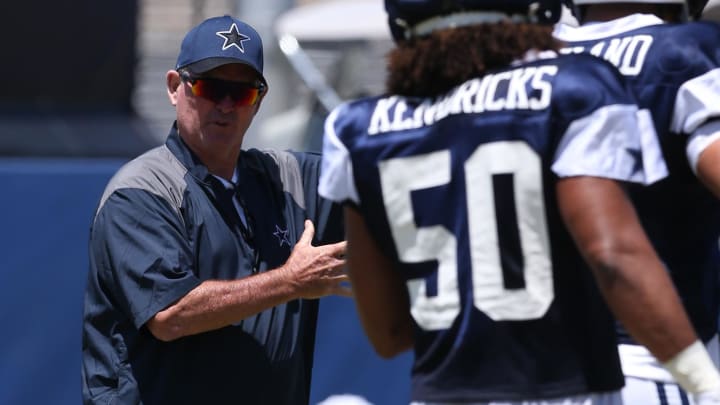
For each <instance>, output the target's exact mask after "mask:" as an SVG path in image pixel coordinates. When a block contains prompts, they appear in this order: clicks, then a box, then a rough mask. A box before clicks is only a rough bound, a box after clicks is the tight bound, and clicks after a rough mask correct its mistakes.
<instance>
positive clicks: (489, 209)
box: [379, 141, 554, 330]
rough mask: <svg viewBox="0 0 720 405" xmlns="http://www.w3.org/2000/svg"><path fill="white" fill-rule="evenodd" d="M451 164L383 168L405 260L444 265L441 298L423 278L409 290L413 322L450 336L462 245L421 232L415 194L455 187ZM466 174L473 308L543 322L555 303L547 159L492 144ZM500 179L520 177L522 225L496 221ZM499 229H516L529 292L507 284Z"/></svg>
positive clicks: (410, 162)
mask: <svg viewBox="0 0 720 405" xmlns="http://www.w3.org/2000/svg"><path fill="white" fill-rule="evenodd" d="M450 157H451V156H450V151H449V150H442V151H438V152H432V153H428V154H424V155H416V156H411V157H402V158H394V159H388V160H384V161H382V162H380V165H379V169H380V179H381V183H382V192H383V200H384V203H385V209H386V211H387V215H388V220H389V223H390V227H391V230H392V235H393V238H394V240H395V245H396V246H397V249H398V255H399V257H400V260H402V261H403V262H405V263H417V262H424V261H428V260H437V262H438V269H437V272H438V274H437V294H436V295H435V296H432V297H430V296H428V295H427V292H426V281H425V279H424V278H419V279H413V280H409V281H408V283H407V285H408V290H409V294H410V301H411V302H410V305H411V312H412V316H413V318H414V319H415V321H416V322H417V323H418V325H420V326H421V327H422V328H423V329H426V330H439V329H447V328H449V327H450V326H451V325H452V323H453V322H454V320H455V318H457V316H458V315H459V314H460V292H459V289H458V261H457V239H456V237H455V235H453V234H452V233H451V232H450V231H449V230H448V229H447V228H446V227H444V226H442V225H435V226H427V227H422V228H418V227H417V226H416V225H415V219H414V213H413V206H412V201H411V198H410V193H411V192H412V191H413V190H420V189H424V188H431V187H438V186H442V185H444V184H448V183H450V182H451V170H450ZM464 170H465V189H466V190H467V191H466V193H467V194H466V198H467V207H468V212H467V220H468V229H469V238H470V239H469V245H470V258H471V263H470V267H471V269H470V270H471V272H472V295H473V303H474V306H475V307H476V308H477V309H478V310H480V311H482V312H484V313H485V314H486V315H487V316H489V317H490V318H491V319H493V320H495V321H522V320H530V319H537V318H540V317H542V316H543V314H545V312H546V311H547V309H548V307H549V306H550V304H551V303H552V300H553V297H554V288H553V276H552V262H551V259H550V242H549V237H548V230H547V222H546V219H545V207H544V202H543V201H544V200H543V189H542V167H541V161H540V158H539V157H538V155H537V154H536V153H535V152H534V151H533V150H532V149H531V148H530V147H529V146H528V145H527V144H526V143H524V142H520V141H506V142H494V143H486V144H482V145H480V146H478V148H477V149H476V150H475V151H474V152H473V154H472V155H471V156H470V157H469V158H468V159H467V161H465V164H464ZM498 174H511V175H512V177H513V192H514V201H515V212H516V215H515V217H516V218H517V222H516V221H511V222H513V223H497V221H496V215H495V197H494V196H495V193H496V192H497V190H494V189H493V188H494V187H493V181H492V178H493V176H494V175H498ZM438 209H443V208H442V207H438ZM450 214H452V213H450ZM499 226H503V227H506V226H514V227H517V230H518V233H519V236H520V244H521V247H522V249H521V250H522V255H523V261H522V262H523V263H524V269H523V276H524V280H525V287H524V288H520V289H508V288H506V287H505V285H504V281H503V273H502V265H501V261H500V249H501V248H502V247H501V246H500V245H499V242H498V232H497V229H498V227H499Z"/></svg>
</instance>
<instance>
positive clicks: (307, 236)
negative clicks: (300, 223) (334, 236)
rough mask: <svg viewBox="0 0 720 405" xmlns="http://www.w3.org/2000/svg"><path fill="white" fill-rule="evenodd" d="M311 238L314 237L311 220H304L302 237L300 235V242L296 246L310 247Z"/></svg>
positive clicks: (313, 227) (313, 226)
mask: <svg viewBox="0 0 720 405" xmlns="http://www.w3.org/2000/svg"><path fill="white" fill-rule="evenodd" d="M313 237H315V225H313V223H312V221H311V220H309V219H306V220H305V230H303V233H302V235H300V240H299V241H298V244H303V245H308V246H310V243H311V242H312V240H313Z"/></svg>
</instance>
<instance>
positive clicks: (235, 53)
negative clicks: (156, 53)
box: [175, 15, 267, 84]
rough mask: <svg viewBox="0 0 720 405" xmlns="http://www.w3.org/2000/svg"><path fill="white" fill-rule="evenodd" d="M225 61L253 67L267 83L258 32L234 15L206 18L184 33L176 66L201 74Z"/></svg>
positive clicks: (176, 67)
mask: <svg viewBox="0 0 720 405" xmlns="http://www.w3.org/2000/svg"><path fill="white" fill-rule="evenodd" d="M228 63H242V64H245V65H248V66H250V67H252V68H253V69H255V71H256V72H257V73H258V75H259V76H260V79H261V80H262V81H263V82H264V83H265V84H267V81H266V80H265V77H264V76H263V73H262V72H263V46H262V40H261V39H260V34H258V33H257V31H255V29H254V28H253V27H251V26H250V25H248V24H246V23H244V22H242V21H240V20H238V19H237V18H233V17H231V16H229V15H224V16H221V17H212V18H208V19H207V20H205V21H203V22H202V23H200V24H199V25H198V26H196V27H195V28H193V29H192V30H190V32H188V33H187V35H185V38H184V39H183V41H182V45H180V54H179V55H178V58H177V63H176V64H175V69H176V70H179V69H185V70H187V71H189V72H190V73H193V74H201V73H205V72H207V71H208V70H211V69H214V68H216V67H218V66H222V65H226V64H228Z"/></svg>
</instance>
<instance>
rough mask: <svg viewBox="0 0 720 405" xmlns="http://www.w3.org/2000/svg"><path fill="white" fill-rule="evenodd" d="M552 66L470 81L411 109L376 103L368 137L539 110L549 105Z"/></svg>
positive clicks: (389, 100) (394, 100)
mask: <svg viewBox="0 0 720 405" xmlns="http://www.w3.org/2000/svg"><path fill="white" fill-rule="evenodd" d="M557 72H558V67H557V66H555V65H543V66H530V67H523V68H519V69H514V70H507V71H503V72H499V73H496V74H488V75H485V76H484V77H483V78H482V79H479V78H478V79H471V80H468V81H467V82H465V83H463V84H462V85H460V86H458V87H457V88H455V89H454V90H453V91H451V92H449V93H448V94H447V95H446V96H445V97H441V98H438V99H434V100H425V101H423V102H422V104H420V105H417V106H415V107H414V108H411V109H410V110H411V111H412V112H411V113H408V103H412V102H413V100H414V99H406V98H402V97H398V96H391V97H386V98H383V99H380V100H378V102H377V105H376V107H375V110H374V111H373V114H372V118H371V119H370V125H369V126H368V130H367V132H368V135H377V134H381V133H385V132H391V131H402V130H408V129H417V128H420V127H423V126H429V125H432V124H433V123H435V122H436V121H439V120H441V119H443V118H445V117H447V116H449V115H455V114H470V113H481V112H486V111H501V110H542V109H545V108H547V107H548V106H549V105H550V100H551V96H552V84H551V78H552V77H554V76H555V75H556V74H557Z"/></svg>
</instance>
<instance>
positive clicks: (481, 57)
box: [386, 21, 559, 97]
mask: <svg viewBox="0 0 720 405" xmlns="http://www.w3.org/2000/svg"><path fill="white" fill-rule="evenodd" d="M396 45H397V46H396V47H395V48H394V49H393V50H392V51H391V52H390V53H389V55H388V64H389V66H388V71H389V74H388V77H387V81H386V89H387V92H388V93H390V94H398V95H403V96H418V97H433V96H436V95H439V94H442V93H444V92H446V91H448V90H450V89H452V88H453V87H455V86H457V85H459V84H461V83H463V82H465V81H467V80H469V79H472V78H475V77H482V76H484V75H485V74H486V73H487V72H489V71H492V70H495V69H498V68H502V67H505V66H507V65H509V64H510V63H511V62H512V61H514V60H519V59H522V58H523V56H524V55H525V53H526V52H527V51H528V50H531V49H535V50H538V51H543V50H557V49H558V48H559V44H558V43H557V41H555V40H554V39H553V37H552V27H551V26H543V25H537V24H525V23H512V22H509V21H508V22H505V21H501V22H497V23H486V24H477V25H471V26H466V27H458V28H453V29H444V30H439V31H435V32H433V33H431V34H430V35H428V36H424V37H420V38H410V39H407V40H403V41H398V42H397V44H396Z"/></svg>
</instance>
